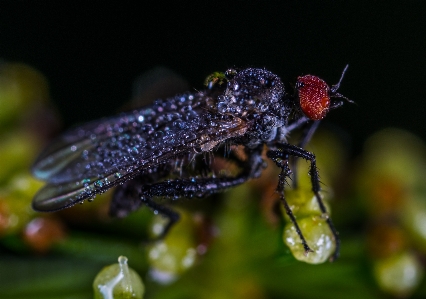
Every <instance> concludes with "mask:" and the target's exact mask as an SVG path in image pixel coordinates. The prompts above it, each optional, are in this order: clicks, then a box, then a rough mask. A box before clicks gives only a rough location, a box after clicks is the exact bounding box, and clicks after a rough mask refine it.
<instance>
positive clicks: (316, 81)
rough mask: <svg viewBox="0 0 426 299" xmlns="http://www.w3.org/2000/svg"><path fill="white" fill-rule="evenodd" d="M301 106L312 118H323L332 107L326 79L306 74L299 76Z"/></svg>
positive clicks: (298, 88)
mask: <svg viewBox="0 0 426 299" xmlns="http://www.w3.org/2000/svg"><path fill="white" fill-rule="evenodd" d="M296 90H297V94H298V97H299V103H300V108H301V109H302V111H303V113H305V115H306V116H307V117H309V118H310V119H312V120H320V119H323V118H324V117H325V116H326V114H327V112H328V109H329V108H330V88H329V87H328V85H327V83H325V81H324V80H322V79H320V78H318V77H316V76H312V75H306V76H302V77H299V78H297V83H296Z"/></svg>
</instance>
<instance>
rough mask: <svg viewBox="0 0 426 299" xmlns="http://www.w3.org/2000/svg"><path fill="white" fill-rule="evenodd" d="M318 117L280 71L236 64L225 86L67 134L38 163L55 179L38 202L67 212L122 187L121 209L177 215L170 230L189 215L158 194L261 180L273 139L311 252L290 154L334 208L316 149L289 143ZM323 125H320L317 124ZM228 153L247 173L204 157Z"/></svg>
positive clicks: (117, 198) (42, 173)
mask: <svg viewBox="0 0 426 299" xmlns="http://www.w3.org/2000/svg"><path fill="white" fill-rule="evenodd" d="M340 103H341V102H337V101H336V103H334V104H333V105H334V106H335V107H337V106H339V105H340ZM308 122H309V118H308V117H306V116H304V115H303V113H302V112H301V110H300V106H299V105H298V103H297V101H296V100H295V98H294V97H293V96H289V95H287V94H286V93H285V91H284V86H283V83H282V82H281V80H280V78H279V77H278V76H276V75H275V74H273V73H271V72H269V71H267V70H265V69H256V68H248V69H244V70H241V71H235V70H232V71H228V72H227V84H223V86H219V85H214V84H212V88H210V89H207V90H206V91H202V92H198V93H186V94H183V95H179V96H175V97H172V98H168V99H165V100H156V101H155V102H154V103H153V104H152V105H149V106H146V107H143V108H141V109H138V110H133V111H130V112H127V113H122V114H120V115H118V116H115V117H111V118H106V119H102V120H99V121H94V122H91V123H88V124H86V125H83V126H81V127H78V128H75V129H73V130H70V131H68V132H66V133H65V134H63V135H62V136H60V137H59V138H58V139H57V140H56V141H55V142H53V143H52V144H51V145H50V146H49V147H48V148H47V149H46V150H45V151H44V152H43V153H42V154H41V155H40V157H39V158H38V159H37V161H36V162H35V163H34V166H33V174H34V175H35V176H36V177H37V178H40V179H42V180H45V181H47V182H48V184H47V185H46V186H45V187H44V188H42V189H41V190H40V191H39V192H38V193H37V194H36V196H35V198H34V201H33V208H34V209H35V210H38V211H56V210H60V209H64V208H67V207H70V206H72V205H74V204H76V203H79V202H82V201H84V200H86V199H87V200H91V199H93V198H94V197H95V196H96V194H100V193H103V192H105V191H106V190H108V189H109V188H111V187H114V186H117V189H116V191H115V194H114V196H113V200H112V203H111V208H110V212H111V214H112V215H115V216H120V217H123V216H126V215H127V214H128V213H129V212H131V211H133V210H135V209H137V208H139V207H140V206H141V205H142V204H145V205H147V206H149V207H151V208H153V209H154V210H155V211H157V212H159V213H160V214H163V215H165V216H167V217H168V218H169V219H170V222H169V225H168V226H167V228H166V229H165V232H164V233H166V232H167V230H168V229H169V228H170V227H171V225H173V223H174V222H176V221H177V220H178V218H179V216H178V214H176V213H175V212H174V211H172V210H170V209H169V208H166V207H164V206H162V205H160V204H158V203H156V202H154V201H153V198H154V197H157V196H161V197H167V198H173V199H175V198H179V197H187V198H190V197H194V196H196V197H204V196H207V195H210V194H212V193H216V192H218V191H221V190H223V189H227V188H230V187H233V186H236V185H239V184H242V183H244V182H246V181H247V180H249V179H251V178H256V177H258V176H260V174H261V172H262V170H263V169H264V167H265V162H264V161H263V159H262V157H261V154H262V151H263V148H264V145H265V144H266V145H267V147H268V152H267V156H268V157H269V158H270V159H271V160H272V161H274V163H275V164H276V165H277V166H278V167H280V168H281V169H282V172H281V175H280V176H279V183H278V191H279V193H280V194H281V200H282V202H283V203H284V206H285V208H286V211H287V213H288V215H289V216H290V218H291V220H292V221H293V223H294V225H295V227H296V229H297V231H298V233H299V235H300V237H301V240H302V243H303V245H304V248H305V251H306V252H309V251H310V248H309V246H308V244H307V243H306V241H305V239H304V237H303V235H302V233H301V232H300V229H299V227H298V225H297V222H296V220H295V218H294V216H293V214H292V212H291V209H290V208H289V206H288V205H287V203H286V201H285V199H284V193H283V189H284V185H285V179H286V178H287V177H288V176H289V174H290V169H289V166H288V158H289V156H293V157H300V158H304V159H306V160H308V161H310V163H311V169H310V176H311V180H312V189H313V192H314V193H315V195H316V197H317V200H318V203H319V205H320V208H321V210H322V211H323V213H324V214H325V213H326V209H325V207H324V204H323V202H322V200H321V197H320V195H319V191H320V185H319V179H318V172H317V168H316V162H315V156H314V155H313V154H312V153H309V152H307V151H305V150H303V149H302V148H301V147H297V146H293V145H290V144H288V143H287V141H286V136H287V134H288V133H289V132H291V131H293V130H294V129H296V128H299V127H301V126H302V125H304V124H306V123H308ZM313 124H314V125H313V126H312V128H313V130H314V129H315V128H316V124H317V122H314V123H313ZM308 132H309V130H308ZM310 132H312V130H311V131H310ZM309 134H310V133H308V134H307V135H306V136H309ZM232 145H242V146H244V151H245V154H246V157H247V158H246V159H242V158H239V157H238V155H235V154H234V152H233V150H232V149H231V146H232ZM218 153H219V154H220V155H221V156H222V158H223V156H224V155H225V158H226V159H227V160H229V161H232V163H234V164H235V165H236V166H237V167H238V168H239V169H240V171H239V173H238V174H237V175H226V174H223V172H221V173H219V174H218V173H215V171H214V169H213V168H212V167H211V163H209V162H204V163H200V162H199V161H200V160H202V161H207V160H211V159H203V158H205V157H206V156H209V157H210V156H214V155H217V154H218ZM200 157H201V158H202V159H200ZM210 158H211V157H210ZM199 164H203V166H202V167H200V166H199ZM189 165H193V166H192V167H190V166H189ZM327 221H328V224H329V226H330V228H331V229H332V232H333V234H334V237H335V240H336V248H337V249H336V253H335V255H334V257H337V255H338V247H339V240H338V235H337V232H336V230H335V229H334V226H333V224H332V222H331V219H329V218H328V219H327Z"/></svg>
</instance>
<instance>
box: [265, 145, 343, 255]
mask: <svg viewBox="0 0 426 299" xmlns="http://www.w3.org/2000/svg"><path fill="white" fill-rule="evenodd" d="M277 148H278V149H277V150H272V151H268V153H267V156H268V157H269V158H270V159H272V160H273V161H274V162H275V164H276V165H277V166H278V167H280V168H281V169H282V172H281V173H283V172H284V174H285V176H284V178H282V175H280V183H279V184H278V189H279V190H278V191H279V192H280V193H281V194H282V195H281V198H282V201H283V203H284V206H285V207H286V212H287V214H288V215H289V217H290V219H291V221H292V222H293V224H294V225H295V227H296V231H297V233H298V235H299V236H300V238H301V240H302V244H303V246H304V248H305V252H306V253H308V252H309V251H310V248H309V246H308V245H307V244H306V240H305V238H304V237H303V234H302V232H301V231H300V229H299V228H298V225H297V222H296V219H295V218H294V215H293V212H292V211H291V210H290V208H289V207H288V204H287V203H286V201H285V198H284V195H283V194H284V182H285V178H286V177H288V173H289V170H288V157H289V156H293V157H299V158H303V159H305V160H307V161H309V162H310V163H311V167H310V170H309V174H310V177H311V185H312V191H313V192H314V194H315V197H316V199H317V202H318V205H319V207H320V210H321V212H322V213H323V215H325V216H326V222H327V224H328V226H329V227H330V230H331V232H332V234H333V236H334V240H335V241H336V249H335V251H334V254H333V256H332V257H331V260H335V259H337V258H338V256H339V249H340V238H339V234H338V232H337V230H336V228H335V227H334V224H333V222H332V221H331V218H330V217H328V214H327V209H326V207H325V205H324V202H323V201H322V198H321V196H320V194H319V192H320V190H321V188H320V181H319V175H318V170H317V165H316V159H315V155H314V154H312V153H310V152H308V151H306V150H304V149H302V148H300V147H297V146H294V145H291V144H288V143H284V144H279V145H278V146H277Z"/></svg>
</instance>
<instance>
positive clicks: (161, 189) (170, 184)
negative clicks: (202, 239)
mask: <svg viewBox="0 0 426 299" xmlns="http://www.w3.org/2000/svg"><path fill="white" fill-rule="evenodd" d="M261 151H262V147H259V148H258V149H254V150H253V152H254V153H256V154H254V155H251V156H249V158H248V159H247V161H245V162H243V161H241V160H240V161H239V163H241V165H243V170H242V172H241V173H240V174H239V175H237V176H235V177H220V178H217V177H212V178H192V179H175V180H167V181H163V182H159V183H155V184H148V185H143V186H141V188H140V199H141V202H143V203H144V204H145V205H147V206H148V207H150V208H152V209H153V210H154V211H156V212H157V213H160V214H162V215H163V216H166V217H167V218H168V219H169V223H168V224H167V225H166V227H165V229H164V231H163V232H162V234H161V237H163V236H165V235H166V234H167V232H168V230H170V228H171V227H172V226H173V224H174V223H175V222H176V221H178V220H179V215H178V214H177V213H176V212H174V211H172V210H170V209H169V208H166V207H164V206H162V205H160V204H158V203H156V202H154V201H153V200H152V199H153V198H154V197H165V198H171V199H177V198H180V197H187V198H192V197H205V196H208V195H211V194H213V193H217V192H219V191H222V190H225V189H228V188H231V187H234V186H237V185H240V184H243V183H244V182H246V181H247V180H248V179H250V178H252V177H257V176H259V174H260V172H261V170H262V169H263V168H264V166H265V165H264V161H263V159H262V158H261V156H260V153H261Z"/></svg>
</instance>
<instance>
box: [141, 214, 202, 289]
mask: <svg viewBox="0 0 426 299" xmlns="http://www.w3.org/2000/svg"><path fill="white" fill-rule="evenodd" d="M179 213H180V219H179V221H178V222H177V223H176V224H175V225H174V226H173V227H172V228H171V229H170V231H169V233H168V234H167V235H166V237H165V238H164V239H162V240H159V241H158V242H156V243H155V244H153V245H151V246H149V248H148V260H149V263H150V266H151V274H152V276H153V278H154V279H156V280H157V281H159V282H162V283H170V282H172V281H174V280H175V279H176V278H177V276H178V275H180V274H182V273H183V272H184V271H186V270H187V269H189V268H191V267H192V266H193V265H194V263H195V262H196V260H197V256H198V254H197V250H196V247H197V244H196V242H195V228H194V222H193V220H192V218H191V215H189V214H188V213H187V212H183V211H179ZM167 221H168V220H167V219H165V218H163V217H161V216H158V217H155V218H154V221H153V224H152V226H151V230H152V234H153V235H154V236H158V235H159V234H160V233H161V232H162V231H163V229H164V227H165V225H166V224H167Z"/></svg>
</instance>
